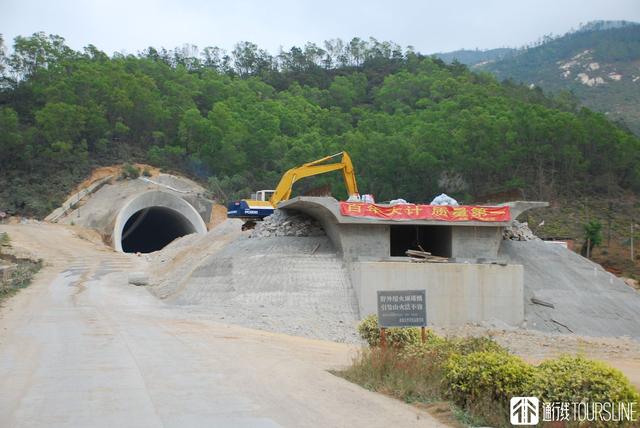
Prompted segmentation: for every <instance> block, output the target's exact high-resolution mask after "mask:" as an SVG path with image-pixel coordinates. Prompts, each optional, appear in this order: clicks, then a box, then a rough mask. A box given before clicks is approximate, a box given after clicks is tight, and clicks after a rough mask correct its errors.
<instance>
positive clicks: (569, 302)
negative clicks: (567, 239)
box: [500, 240, 640, 339]
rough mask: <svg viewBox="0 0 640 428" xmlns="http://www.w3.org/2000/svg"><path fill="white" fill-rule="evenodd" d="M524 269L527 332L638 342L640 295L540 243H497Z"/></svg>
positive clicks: (575, 256) (505, 255)
mask: <svg viewBox="0 0 640 428" xmlns="http://www.w3.org/2000/svg"><path fill="white" fill-rule="evenodd" d="M500 256H501V258H503V259H505V261H507V262H508V263H514V264H521V265H522V266H523V267H524V294H525V319H526V322H525V325H524V327H525V328H527V329H534V330H542V331H549V332H561V333H575V334H581V335H587V336H629V337H633V338H636V339H640V293H638V292H637V291H636V290H634V289H632V288H631V287H629V286H628V285H627V284H625V283H624V282H623V281H622V280H620V279H619V278H617V277H616V276H615V275H613V274H611V273H609V272H607V271H605V270H604V269H603V268H602V266H600V265H599V264H596V263H593V262H592V261H590V260H588V259H586V258H584V257H582V256H580V255H579V254H576V253H574V252H573V251H570V250H567V249H566V248H564V247H562V246H560V245H553V244H549V243H547V242H544V241H540V240H538V241H525V242H518V241H512V240H504V241H502V245H501V247H500Z"/></svg>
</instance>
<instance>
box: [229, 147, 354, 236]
mask: <svg viewBox="0 0 640 428" xmlns="http://www.w3.org/2000/svg"><path fill="white" fill-rule="evenodd" d="M341 155H342V159H341V160H340V161H339V162H334V163H324V162H326V161H328V160H330V159H333V158H337V157H338V156H341ZM338 170H341V171H342V175H343V177H344V184H345V186H346V188H347V192H348V193H349V196H351V195H353V194H357V193H358V185H357V184H356V175H355V171H354V169H353V163H352V162H351V158H350V157H349V154H348V153H347V152H340V153H336V154H335V155H331V156H326V157H324V158H322V159H318V160H315V161H313V162H309V163H305V164H304V165H301V166H298V167H295V168H291V169H290V170H288V171H287V172H285V173H284V175H283V176H282V178H281V179H280V183H278V186H277V187H276V189H275V190H259V191H257V192H256V193H254V194H252V195H251V199H242V200H240V201H234V202H231V203H229V205H228V206H227V217H229V218H239V219H242V220H245V221H246V222H247V224H246V227H251V223H252V222H255V221H256V220H262V219H263V218H265V217H266V216H268V215H271V214H273V210H274V209H275V208H276V207H277V206H278V204H279V203H280V202H281V201H286V200H287V199H289V198H290V197H291V191H292V190H293V183H295V182H296V181H298V180H300V179H302V178H305V177H311V176H313V175H318V174H324V173H326V172H331V171H338ZM243 228H244V227H243Z"/></svg>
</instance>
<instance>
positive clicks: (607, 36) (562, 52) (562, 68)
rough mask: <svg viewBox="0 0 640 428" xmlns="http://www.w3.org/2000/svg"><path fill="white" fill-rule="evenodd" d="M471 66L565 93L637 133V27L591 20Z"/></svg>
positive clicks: (639, 32)
mask: <svg viewBox="0 0 640 428" xmlns="http://www.w3.org/2000/svg"><path fill="white" fill-rule="evenodd" d="M490 52H491V51H488V53H490ZM480 53H481V52H480ZM480 53H479V54H480ZM475 67H477V69H478V70H484V71H489V72H491V73H493V74H495V75H496V76H497V77H498V78H499V79H501V80H502V79H513V80H514V81H516V82H522V83H525V84H535V85H538V86H540V87H542V88H543V89H544V90H545V91H553V92H558V91H561V90H570V91H572V92H573V93H574V94H575V95H576V97H577V98H578V99H579V100H580V101H581V103H582V104H583V105H585V106H587V107H589V108H592V109H594V110H596V111H600V112H603V113H606V114H607V115H608V117H609V118H610V119H612V120H617V121H621V122H623V123H624V124H625V125H626V126H628V127H629V128H631V129H632V130H633V131H634V132H635V133H636V135H640V102H639V101H640V24H636V23H630V22H607V21H600V22H592V23H589V24H587V25H585V26H583V27H581V28H580V29H579V30H577V31H574V32H570V33H567V34H565V35H564V36H562V37H556V38H554V37H546V38H545V39H543V41H542V42H541V43H539V44H537V45H534V46H530V47H526V48H524V49H520V50H517V51H514V52H512V53H511V54H509V55H506V56H504V57H502V58H497V59H496V60H490V61H488V62H487V61H485V62H480V61H477V63H476V64H475Z"/></svg>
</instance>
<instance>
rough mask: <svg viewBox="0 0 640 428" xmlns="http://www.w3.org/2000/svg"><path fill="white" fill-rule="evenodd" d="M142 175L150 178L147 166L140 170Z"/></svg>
mask: <svg viewBox="0 0 640 428" xmlns="http://www.w3.org/2000/svg"><path fill="white" fill-rule="evenodd" d="M142 175H143V176H145V177H151V170H150V169H149V167H148V166H145V167H144V169H143V170H142Z"/></svg>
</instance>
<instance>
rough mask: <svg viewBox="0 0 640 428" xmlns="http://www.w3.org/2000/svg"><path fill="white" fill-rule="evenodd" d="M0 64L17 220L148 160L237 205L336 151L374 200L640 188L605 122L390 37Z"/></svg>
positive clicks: (3, 191)
mask: <svg viewBox="0 0 640 428" xmlns="http://www.w3.org/2000/svg"><path fill="white" fill-rule="evenodd" d="M0 60H1V61H2V66H3V71H2V76H3V77H2V83H1V92H0V129H1V132H0V165H1V169H0V182H1V183H2V186H0V210H6V211H9V212H18V213H22V214H32V215H43V214H46V213H47V212H48V211H49V210H51V209H52V208H54V207H55V206H56V205H57V204H58V203H59V202H60V201H61V199H62V198H63V197H64V195H65V194H66V192H68V191H69V190H70V189H71V188H72V187H73V185H74V184H75V183H77V182H78V181H80V179H81V178H82V177H84V176H85V175H86V174H87V173H88V171H89V170H90V168H91V167H93V166H97V165H103V164H112V163H114V162H120V161H144V162H148V163H151V164H154V165H157V166H160V167H163V168H166V169H170V170H176V171H181V172H183V173H186V174H188V175H190V176H193V177H197V178H200V179H202V180H208V182H209V185H210V187H211V189H212V192H214V193H215V195H216V196H218V197H220V198H230V197H234V196H236V195H238V194H241V195H242V196H248V192H249V190H250V189H257V188H272V187H273V186H274V185H275V184H276V183H277V180H278V179H279V177H280V175H281V173H282V172H283V171H284V170H285V169H287V168H289V167H291V166H294V165H297V164H300V163H303V162H307V161H310V160H313V159H316V158H319V157H321V156H324V155H327V154H332V153H335V152H338V151H341V150H348V151H349V152H350V153H351V155H352V157H353V159H354V162H355V164H356V169H357V175H358V179H359V185H360V188H361V191H362V192H363V193H373V194H374V195H375V196H376V197H377V199H378V200H385V199H390V198H396V197H402V198H405V199H407V200H410V201H428V200H430V199H431V198H432V197H433V195H434V194H436V193H438V192H441V191H444V192H447V193H450V194H452V195H454V196H456V197H458V198H461V199H462V200H466V201H469V200H472V199H473V198H475V197H478V196H480V195H483V194H487V193H492V192H500V191H507V190H512V189H523V190H524V191H525V194H526V196H527V197H528V198H531V199H538V198H539V199H549V198H554V197H556V196H558V195H574V194H576V192H581V193H605V192H606V193H610V194H611V193H613V194H615V193H616V192H619V191H623V190H632V191H637V190H640V140H639V139H638V138H637V137H635V136H633V135H632V134H630V133H629V132H627V131H625V130H624V129H622V128H620V127H618V126H616V125H615V124H613V123H611V122H609V121H608V120H607V119H606V117H605V116H604V115H602V114H600V113H595V112H593V111H590V110H587V109H578V108H576V103H575V100H574V99H572V98H571V97H570V96H568V95H567V94H560V95H558V96H556V97H554V98H549V97H547V96H545V95H544V94H543V93H542V92H541V90H540V89H529V88H528V87H526V86H522V85H516V84H512V83H509V82H506V83H499V82H498V81H497V80H496V79H495V78H494V77H492V76H491V75H490V74H487V73H473V72H470V71H469V70H468V69H467V68H466V67H465V66H464V65H461V64H453V65H446V64H445V63H444V62H442V61H441V60H439V59H434V58H430V57H424V56H422V55H420V54H417V53H415V52H413V51H412V50H410V49H407V50H403V49H401V48H400V47H399V46H397V45H394V44H393V43H388V42H377V41H375V40H370V41H367V42H365V41H362V40H360V39H353V40H352V41H351V42H349V43H343V42H342V41H340V40H333V41H329V42H326V43H325V45H324V46H323V47H322V48H321V47H319V46H316V45H313V44H308V45H306V46H305V47H304V48H297V47H294V48H291V49H290V50H289V51H284V52H281V53H280V54H279V55H276V56H272V55H270V54H268V53H267V52H265V51H263V50H261V49H259V48H258V47H257V46H256V45H254V44H251V43H241V44H238V45H237V46H236V48H235V49H234V50H233V51H232V52H230V53H225V52H224V51H222V50H220V49H217V48H205V49H203V50H202V51H201V52H199V51H198V50H197V49H196V48H195V47H193V46H189V47H184V48H182V49H176V50H174V51H166V50H156V49H153V48H149V49H147V50H145V51H144V52H141V53H139V54H138V55H120V54H115V55H113V56H112V57H109V56H107V55H106V54H105V53H103V52H101V51H100V50H98V49H97V48H96V47H94V46H88V47H87V48H85V49H84V50H83V51H82V52H76V51H74V50H72V49H70V48H68V47H67V46H66V45H65V43H64V40H63V39H61V38H60V37H57V36H47V35H44V34H35V35H33V36H31V37H19V38H17V39H16V40H15V43H14V46H13V50H12V52H11V54H7V55H5V56H3V57H2V58H0ZM320 180H321V181H322V180H327V178H326V177H322V178H320ZM334 181H335V182H336V183H337V182H339V180H338V179H335V180H334ZM335 189H336V190H337V187H336V188H335ZM336 193H337V192H336Z"/></svg>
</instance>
